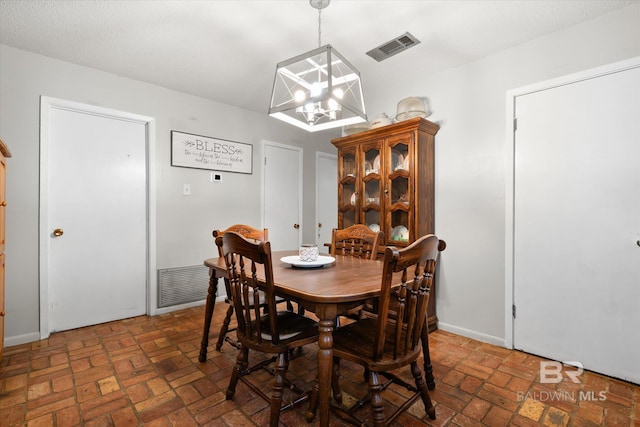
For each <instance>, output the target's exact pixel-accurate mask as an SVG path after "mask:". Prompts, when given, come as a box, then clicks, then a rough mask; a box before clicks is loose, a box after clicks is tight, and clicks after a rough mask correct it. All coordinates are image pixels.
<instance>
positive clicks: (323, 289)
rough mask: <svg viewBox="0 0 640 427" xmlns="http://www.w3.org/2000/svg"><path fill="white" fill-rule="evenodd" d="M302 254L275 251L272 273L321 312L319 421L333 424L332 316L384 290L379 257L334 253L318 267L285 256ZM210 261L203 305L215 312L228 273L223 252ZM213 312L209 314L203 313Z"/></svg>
mask: <svg viewBox="0 0 640 427" xmlns="http://www.w3.org/2000/svg"><path fill="white" fill-rule="evenodd" d="M292 255H298V252H297V251H287V252H273V253H272V259H273V277H274V281H275V289H276V293H277V294H278V295H280V296H282V297H283V298H285V299H287V300H290V301H294V302H296V303H298V304H300V305H301V306H302V307H304V309H305V310H307V311H310V312H313V313H315V315H316V316H317V317H318V319H319V321H318V332H319V337H318V382H319V396H318V397H319V399H318V411H319V418H320V425H321V426H328V425H329V401H330V398H331V369H332V360H333V350H332V349H333V328H334V326H335V325H334V319H335V318H336V317H337V316H339V315H341V314H346V313H347V312H348V311H349V310H350V309H352V308H354V307H357V306H359V305H361V304H362V303H363V302H364V301H366V300H368V299H370V298H374V297H377V296H379V295H380V284H381V280H382V265H383V262H382V261H381V260H368V259H360V258H354V257H348V256H341V255H336V256H335V262H334V263H332V264H329V265H324V266H322V267H316V268H304V267H292V266H291V265H289V264H287V263H284V262H282V261H280V259H281V258H282V257H285V256H292ZM204 264H205V265H206V266H207V267H209V274H210V280H209V295H208V297H207V305H206V308H205V310H206V311H208V312H210V314H212V313H213V307H214V305H215V297H216V294H217V288H218V279H219V278H223V277H225V275H226V274H227V270H226V266H225V264H224V259H223V258H211V259H207V260H205V261H204ZM205 318H210V317H205ZM207 323H208V322H205V325H204V332H203V338H202V343H201V347H200V357H199V360H200V361H201V362H204V361H206V359H207V346H208V344H209V343H208V337H209V327H210V325H208V324H207Z"/></svg>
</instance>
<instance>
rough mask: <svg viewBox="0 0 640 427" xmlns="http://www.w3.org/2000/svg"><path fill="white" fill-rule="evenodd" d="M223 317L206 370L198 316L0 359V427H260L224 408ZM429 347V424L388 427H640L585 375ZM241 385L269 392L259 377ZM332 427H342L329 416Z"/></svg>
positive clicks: (356, 385) (616, 384)
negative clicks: (547, 375)
mask: <svg viewBox="0 0 640 427" xmlns="http://www.w3.org/2000/svg"><path fill="white" fill-rule="evenodd" d="M226 308H227V307H226V305H225V304H224V303H218V304H217V307H216V309H215V313H214V320H213V324H212V327H211V331H212V332H211V339H210V348H209V353H208V360H207V361H206V362H205V363H199V362H198V353H199V346H200V341H201V338H202V337H201V331H202V321H203V317H204V308H203V307H195V308H188V309H184V310H179V311H176V312H173V313H169V314H164V315H160V316H154V317H147V316H140V317H135V318H131V319H124V320H120V321H116V322H110V323H105V324H101V325H96V326H90V327H85V328H80V329H75V330H71V331H65V332H59V333H54V334H52V335H51V336H50V337H49V339H47V340H43V341H38V342H33V343H29V344H23V345H18V346H13V347H8V348H5V349H4V357H3V360H2V361H1V362H0V426H22V425H27V426H52V425H53V426H73V425H85V426H137V425H145V426H197V425H206V426H248V425H259V426H262V425H266V424H267V420H268V414H269V408H268V406H267V404H266V402H264V401H263V400H261V399H260V398H258V397H257V396H256V395H255V394H254V393H253V392H252V391H251V390H250V389H249V388H248V387H247V386H245V385H244V384H242V383H240V384H239V385H238V388H237V391H236V394H235V396H234V399H233V400H232V401H227V400H225V390H226V386H227V384H228V381H229V375H230V370H231V368H232V367H233V365H234V361H235V356H236V354H237V350H236V349H235V348H233V347H231V346H230V345H228V344H225V345H224V346H223V348H222V351H220V352H218V351H215V350H214V349H213V345H214V344H215V338H216V337H217V334H218V330H219V328H220V323H221V321H222V316H223V314H224V312H225V310H226ZM430 345H431V357H432V361H433V366H434V374H435V377H436V384H437V385H436V389H435V390H433V391H432V392H431V397H432V399H433V401H434V403H435V406H436V415H437V419H436V420H435V421H431V420H429V419H428V418H427V417H426V416H425V412H424V407H423V406H422V403H421V402H420V401H418V402H417V403H416V404H414V405H413V406H412V407H411V408H409V410H408V411H407V412H406V413H405V414H403V415H402V416H400V417H399V418H398V419H397V420H396V422H395V423H394V425H397V426H413V425H416V426H417V425H434V426H481V425H488V426H508V425H514V426H534V425H546V426H640V386H637V385H633V384H630V383H627V382H624V381H620V380H617V379H612V378H608V377H605V376H602V375H599V374H595V373H591V372H584V373H582V374H581V375H580V376H578V377H577V379H578V380H579V382H578V383H575V382H573V381H572V380H571V379H570V378H569V377H565V378H564V379H563V381H562V382H559V383H542V382H541V381H540V374H539V372H540V362H541V361H544V360H545V359H542V358H540V357H537V356H533V355H529V354H526V353H522V352H519V351H511V350H507V349H505V348H501V347H496V346H493V345H490V344H485V343H482V342H479V341H474V340H472V339H469V338H465V337H462V336H458V335H454V334H451V333H448V332H444V331H440V330H438V331H435V332H434V333H432V334H431V335H430ZM316 350H317V347H316V346H313V345H312V346H307V347H305V348H304V350H303V353H302V354H301V355H299V356H298V357H297V358H295V359H294V360H293V361H292V362H291V364H290V367H289V373H288V378H290V379H291V380H292V381H293V382H294V383H296V384H297V385H299V386H300V387H301V388H302V389H305V390H308V389H310V388H311V386H312V384H313V381H314V378H315V351H316ZM254 360H255V359H254ZM341 374H342V381H341V385H342V388H343V394H344V395H345V401H353V396H358V397H361V395H362V394H363V393H364V392H365V391H366V387H365V384H364V381H363V378H362V377H363V375H362V371H361V370H360V369H359V368H358V367H356V366H353V365H350V364H348V363H346V362H343V364H342V369H341ZM407 375H408V373H407ZM252 377H255V383H256V384H258V385H260V386H261V387H265V389H268V384H269V381H270V378H271V377H270V375H269V374H268V373H266V372H264V371H262V372H258V373H256V374H254V375H253V376H252ZM407 378H410V377H409V376H408V377H407ZM402 394H403V391H402V390H399V389H393V388H391V389H390V390H388V391H387V392H385V394H383V397H384V398H385V403H386V404H387V405H389V408H391V407H393V405H394V404H398V402H399V401H400V400H401V399H400V398H401V396H402ZM305 409H306V404H303V405H302V406H300V407H298V408H296V409H294V410H290V411H287V412H285V413H283V414H282V415H281V418H280V420H281V424H282V425H284V426H304V425H317V424H318V422H317V419H316V421H315V422H314V423H312V424H307V423H306V421H305V419H304V411H305ZM367 414H368V412H367V409H366V408H365V409H363V415H364V416H367ZM369 420H370V417H369ZM331 425H337V426H341V425H344V423H343V422H342V421H341V420H339V419H338V418H336V417H334V416H333V415H332V416H331Z"/></svg>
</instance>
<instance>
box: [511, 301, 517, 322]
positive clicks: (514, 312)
mask: <svg viewBox="0 0 640 427" xmlns="http://www.w3.org/2000/svg"><path fill="white" fill-rule="evenodd" d="M511 314H512V315H513V318H514V319H515V318H516V305H515V304H513V305H511Z"/></svg>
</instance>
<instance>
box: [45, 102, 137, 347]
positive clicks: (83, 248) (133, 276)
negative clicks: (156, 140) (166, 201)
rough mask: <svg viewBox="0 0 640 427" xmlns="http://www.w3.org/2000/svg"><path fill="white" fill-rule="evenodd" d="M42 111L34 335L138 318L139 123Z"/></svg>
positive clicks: (91, 113)
mask: <svg viewBox="0 0 640 427" xmlns="http://www.w3.org/2000/svg"><path fill="white" fill-rule="evenodd" d="M87 107H89V106H87ZM43 110H46V113H45V114H46V115H47V117H46V121H47V122H48V126H44V125H43V130H44V133H43V139H42V166H41V167H42V171H41V172H42V176H41V185H42V190H41V196H40V197H41V207H42V213H44V215H43V217H42V218H41V221H42V222H41V230H40V233H41V251H42V252H41V257H42V258H43V262H42V264H41V269H42V270H43V271H41V282H42V283H41V287H44V289H42V290H41V292H42V293H41V298H42V299H43V302H44V305H43V303H42V302H41V311H43V312H44V313H41V316H42V315H47V313H48V325H46V326H47V328H45V329H46V330H45V331H41V335H44V336H47V335H48V332H53V331H61V330H67V329H71V328H77V327H81V326H86V325H93V324H98V323H103V322H107V321H111V320H115V319H121V318H126V317H131V316H136V315H140V314H144V313H145V312H146V295H147V232H148V231H147V230H148V225H147V167H146V163H147V161H146V144H147V127H146V123H145V122H141V121H134V120H130V119H128V118H123V117H119V116H117V115H114V113H113V112H111V111H109V110H106V111H105V112H103V111H99V110H96V108H94V107H91V108H90V110H88V111H87V110H83V109H82V107H80V109H77V108H66V107H65V108H58V107H56V106H52V107H51V108H49V109H47V108H46V107H43ZM123 114H125V113H123ZM45 324H46V322H45Z"/></svg>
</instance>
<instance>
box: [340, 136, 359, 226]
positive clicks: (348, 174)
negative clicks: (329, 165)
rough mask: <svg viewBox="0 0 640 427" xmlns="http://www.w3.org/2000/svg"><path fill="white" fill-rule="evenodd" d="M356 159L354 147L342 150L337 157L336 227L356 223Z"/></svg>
mask: <svg viewBox="0 0 640 427" xmlns="http://www.w3.org/2000/svg"><path fill="white" fill-rule="evenodd" d="M357 165H358V163H357V157H356V147H353V148H352V149H347V150H342V151H341V152H340V155H339V157H338V227H339V228H346V227H350V226H352V225H354V224H356V223H357V220H358V218H357V215H356V213H357V196H358V188H357V185H356V184H357V178H358V176H357V173H358V167H357Z"/></svg>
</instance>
